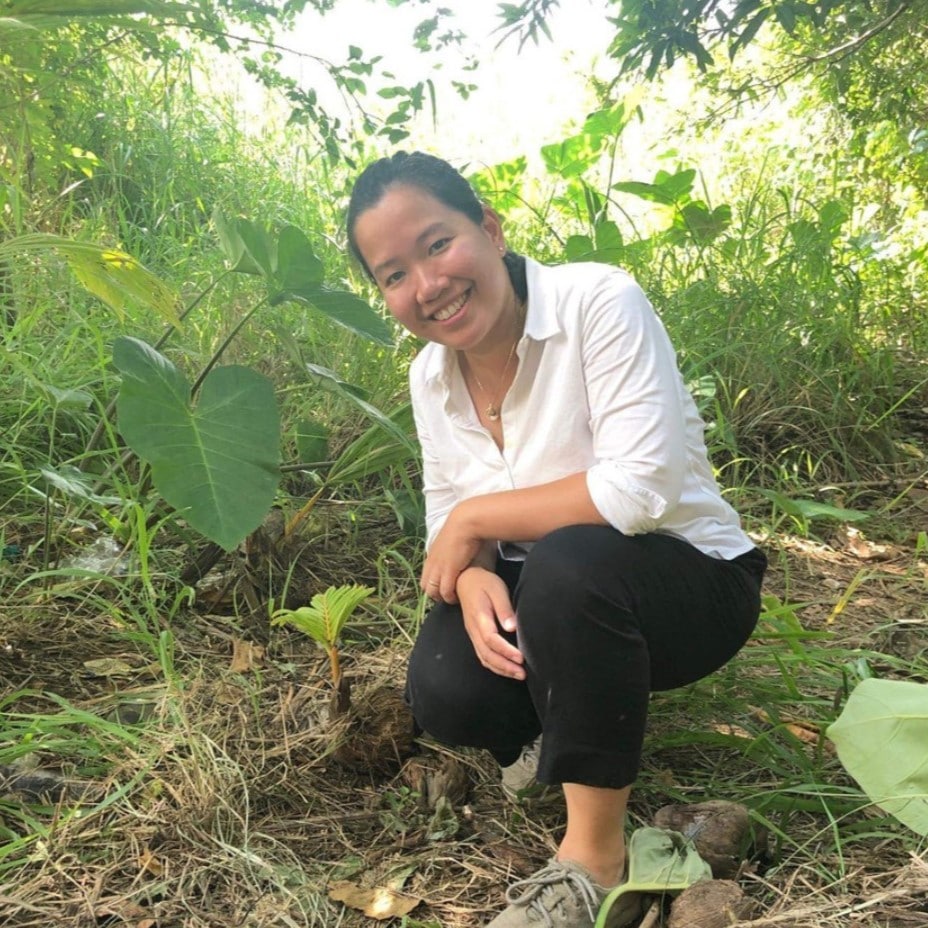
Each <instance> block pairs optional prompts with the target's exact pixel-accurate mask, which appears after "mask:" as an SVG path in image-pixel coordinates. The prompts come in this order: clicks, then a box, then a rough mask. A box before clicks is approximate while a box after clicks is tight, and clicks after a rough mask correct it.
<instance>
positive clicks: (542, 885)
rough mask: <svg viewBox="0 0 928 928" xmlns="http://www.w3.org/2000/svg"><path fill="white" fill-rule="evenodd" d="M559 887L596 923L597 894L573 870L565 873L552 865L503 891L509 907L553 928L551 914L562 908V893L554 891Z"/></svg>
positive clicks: (555, 865)
mask: <svg viewBox="0 0 928 928" xmlns="http://www.w3.org/2000/svg"><path fill="white" fill-rule="evenodd" d="M561 886H563V887H565V888H566V890H567V891H568V893H570V894H572V895H574V896H576V897H578V898H579V899H580V901H581V902H582V903H583V904H584V905H585V906H586V910H587V912H588V913H589V916H590V921H595V920H596V912H597V909H598V908H599V903H600V900H599V893H597V892H596V890H595V889H594V888H593V884H592V882H591V881H590V879H589V878H588V877H585V876H584V875H583V874H582V873H578V872H577V871H576V870H569V869H567V868H566V867H564V866H562V865H561V864H560V863H559V862H558V861H552V862H551V863H549V864H548V865H547V866H546V867H542V869H541V870H539V871H538V872H537V873H533V874H532V875H531V876H529V877H526V878H525V879H524V880H517V881H516V882H515V883H513V884H512V885H511V886H510V887H509V888H508V889H507V890H506V901H507V902H509V903H510V904H512V905H522V906H525V907H526V908H527V909H528V910H529V911H530V912H533V913H534V914H535V915H538V916H541V918H542V919H543V920H544V924H545V928H554V921H553V920H552V918H551V912H552V911H555V910H556V909H557V908H558V906H562V905H563V904H564V894H563V892H561V893H555V888H556V887H561ZM552 897H554V898H552Z"/></svg>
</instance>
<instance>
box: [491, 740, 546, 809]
mask: <svg viewBox="0 0 928 928" xmlns="http://www.w3.org/2000/svg"><path fill="white" fill-rule="evenodd" d="M540 754H541V735H539V736H538V737H537V738H536V739H535V740H534V741H533V742H532V743H531V744H527V745H525V747H524V748H522V753H521V754H520V755H519V757H518V759H517V760H516V761H515V762H514V763H511V764H510V765H509V766H508V767H503V768H502V775H501V777H500V780H501V782H502V787H503V793H504V794H505V796H506V798H507V799H508V800H509V801H510V802H515V803H520V802H525V801H526V800H529V799H540V798H541V797H542V796H544V795H545V793H546V792H547V789H548V788H547V787H546V786H545V785H544V784H543V783H539V782H538V779H537V777H538V758H539V756H540Z"/></svg>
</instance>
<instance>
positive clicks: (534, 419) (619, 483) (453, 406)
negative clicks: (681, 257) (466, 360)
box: [410, 259, 753, 559]
mask: <svg viewBox="0 0 928 928" xmlns="http://www.w3.org/2000/svg"><path fill="white" fill-rule="evenodd" d="M526 270H527V277H528V305H527V313H526V318H525V331H524V333H523V335H522V338H521V340H520V341H519V344H518V347H517V356H518V359H519V366H518V369H517V371H516V375H515V380H514V381H513V384H512V387H511V388H510V390H509V392H508V393H507V394H506V397H505V399H504V401H503V404H502V409H501V420H502V425H503V434H504V437H505V447H504V450H503V451H500V450H499V448H497V446H496V443H495V442H494V441H493V438H492V436H491V435H490V433H489V432H488V431H487V430H486V429H485V428H484V427H483V426H482V425H481V424H480V421H479V419H478V418H477V413H476V411H475V409H474V406H473V403H472V401H471V398H470V395H469V394H468V392H467V388H466V387H465V384H464V379H463V377H462V375H461V371H460V368H459V366H458V361H457V357H456V354H455V352H454V351H451V350H449V349H447V348H445V347H444V346H442V345H438V344H435V343H431V344H428V345H426V347H425V348H423V350H422V351H421V352H420V353H419V355H418V357H416V359H415V360H414V361H413V364H412V367H411V369H410V389H411V395H412V403H413V411H414V413H415V419H416V429H417V432H418V435H419V441H420V443H421V446H422V456H423V483H424V492H425V504H426V524H427V528H428V539H427V546H428V545H430V544H431V542H432V540H433V539H434V538H435V536H436V535H437V534H438V532H439V530H440V529H441V527H442V525H443V524H444V521H445V519H446V518H447V516H448V514H449V512H450V511H451V510H452V509H453V508H454V506H455V504H456V503H458V502H459V501H461V500H464V499H467V498H469V497H471V496H477V495H481V494H484V493H494V492H497V491H501V490H512V489H519V488H523V487H531V486H535V485H537V484H542V483H548V482H549V481H552V480H557V479H559V478H561V477H566V476H568V475H570V474H575V473H578V472H581V471H582V472H585V473H586V480H587V487H588V489H589V492H590V496H591V498H592V500H593V503H594V505H595V506H596V508H597V510H599V512H600V514H601V515H602V517H603V518H604V519H605V520H606V521H607V522H608V523H609V524H610V525H612V526H613V527H614V528H616V529H618V530H619V531H620V532H623V533H624V534H626V535H637V534H641V533H644V532H662V533H666V534H670V535H676V536H678V537H680V538H683V539H686V540H687V541H689V542H690V543H691V544H693V545H694V546H695V547H697V548H699V549H700V550H701V551H704V552H706V553H707V554H710V555H712V556H713V557H718V558H725V559H731V558H733V557H737V556H738V555H739V554H743V553H744V552H746V551H748V550H750V549H751V548H752V547H753V543H752V541H751V540H750V539H749V538H748V537H747V535H745V534H744V532H743V531H742V530H741V527H740V522H739V519H738V515H737V513H736V512H735V511H734V510H733V509H732V507H731V506H730V505H729V504H728V503H727V502H725V500H724V499H723V498H722V496H721V493H720V491H719V487H718V484H717V483H716V480H715V477H714V475H713V472H712V468H711V466H710V464H709V460H708V456H707V452H706V446H705V442H704V440H703V429H704V425H703V422H702V420H701V419H700V417H699V414H698V412H697V410H696V404H695V403H694V402H693V399H692V397H691V396H690V394H689V392H688V391H687V389H686V386H685V384H684V382H683V378H682V376H681V375H680V372H679V370H678V369H677V361H676V355H675V353H674V350H673V347H672V346H671V344H670V339H669V338H668V337H667V333H666V331H665V330H664V327H663V325H662V324H661V321H660V319H659V318H658V317H657V314H656V313H655V312H654V309H653V308H652V306H651V304H650V303H649V301H648V299H647V297H646V296H645V294H644V292H643V291H642V289H641V288H640V287H639V286H638V284H637V283H636V282H635V281H634V280H633V279H632V277H631V276H630V275H629V274H627V273H626V272H625V271H621V270H619V269H617V268H614V267H611V266H609V265H603V264H594V263H580V264H565V265H561V266H557V267H547V266H544V265H541V264H538V263H537V262H535V261H532V260H531V259H527V260H526ZM499 541H500V543H501V550H502V551H503V553H504V555H505V556H512V557H519V556H520V554H519V552H520V551H521V552H522V554H523V555H524V551H525V550H526V549H527V548H529V547H530V544H528V543H521V542H520V540H519V539H499Z"/></svg>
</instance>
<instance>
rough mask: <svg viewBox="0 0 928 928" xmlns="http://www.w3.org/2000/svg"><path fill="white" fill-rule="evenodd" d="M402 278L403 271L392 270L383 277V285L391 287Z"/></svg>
mask: <svg viewBox="0 0 928 928" xmlns="http://www.w3.org/2000/svg"><path fill="white" fill-rule="evenodd" d="M402 279H403V272H402V271H394V272H393V273H392V274H390V275H389V276H388V277H386V278H385V279H384V282H383V285H384V286H385V287H391V286H393V284H397V283H399V282H400V281H401V280H402Z"/></svg>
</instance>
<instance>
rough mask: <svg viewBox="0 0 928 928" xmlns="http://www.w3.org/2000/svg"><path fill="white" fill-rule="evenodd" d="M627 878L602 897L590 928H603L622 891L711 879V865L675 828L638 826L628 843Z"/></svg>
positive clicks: (663, 889)
mask: <svg viewBox="0 0 928 928" xmlns="http://www.w3.org/2000/svg"><path fill="white" fill-rule="evenodd" d="M627 858H628V878H627V879H626V881H625V882H624V883H621V884H620V885H619V886H617V887H616V888H615V889H614V890H612V892H610V893H609V895H608V896H606V898H605V899H604V900H603V904H602V907H601V908H600V910H599V915H598V917H597V919H596V924H595V926H594V928H605V926H606V924H607V916H608V914H609V910H610V909H611V908H612V906H613V904H614V903H615V901H616V900H617V899H618V898H619V897H620V896H621V895H623V894H624V893H636V892H637V893H675V892H680V891H681V890H684V889H686V888H687V887H688V886H692V885H693V883H698V882H699V881H700V880H709V879H712V868H711V867H710V866H709V865H708V864H707V863H706V862H705V861H704V860H703V859H702V858H701V857H700V856H699V852H698V851H697V850H696V847H695V845H694V844H693V842H692V841H691V840H689V839H688V838H686V837H684V836H683V835H681V834H680V833H679V832H676V831H665V830H664V829H662V828H638V829H637V830H636V831H635V832H634V833H633V834H632V836H631V839H630V840H629V842H628V855H627Z"/></svg>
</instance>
